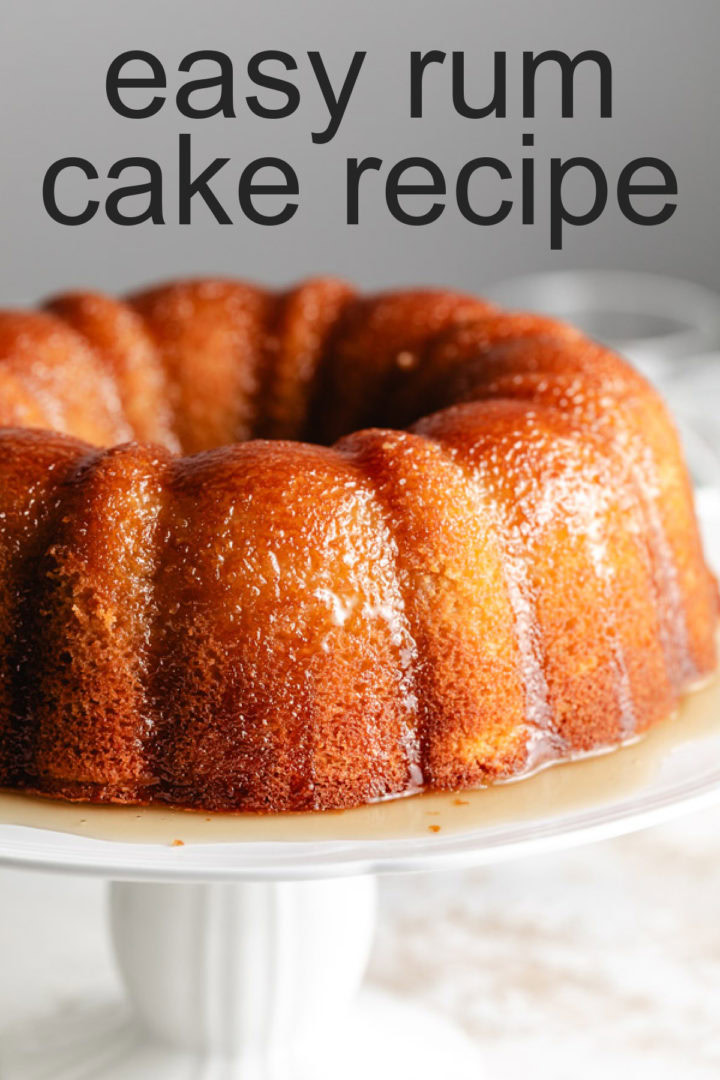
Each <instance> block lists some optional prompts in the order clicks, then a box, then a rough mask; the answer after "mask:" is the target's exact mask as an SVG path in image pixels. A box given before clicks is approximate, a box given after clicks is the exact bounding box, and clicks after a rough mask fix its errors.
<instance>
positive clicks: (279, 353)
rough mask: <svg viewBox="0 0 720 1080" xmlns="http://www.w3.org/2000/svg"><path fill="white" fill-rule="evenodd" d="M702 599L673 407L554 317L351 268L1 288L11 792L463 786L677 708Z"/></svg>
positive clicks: (217, 794)
mask: <svg viewBox="0 0 720 1080" xmlns="http://www.w3.org/2000/svg"><path fill="white" fill-rule="evenodd" d="M300 440H303V441H300ZM337 440H339V441H337ZM329 444H332V445H329ZM183 455H184V456H183ZM717 614H718V599H717V590H716V586H715V582H714V580H713V578H712V576H711V574H710V573H709V571H708V569H707V567H706V565H705V561H704V558H703V553H702V549H701V544H700V539H699V536H698V529H697V524H696V521H695V515H694V510H693V503H692V494H691V490H690V485H689V481H688V477H687V473H686V470H685V466H684V464H683V459H682V454H681V450H680V448H679V445H678V441H677V436H676V434H675V431H674V428H673V426H672V423H671V421H670V419H669V418H668V414H667V412H666V410H665V407H664V406H663V404H662V402H661V401H660V399H659V398H658V396H657V395H656V393H655V392H654V391H653V390H652V389H651V387H650V386H649V385H648V384H647V383H646V382H645V380H644V379H642V378H641V377H640V376H639V375H638V374H637V373H636V372H634V371H633V370H632V369H631V368H630V367H628V365H627V364H625V363H624V362H623V361H622V360H620V359H619V358H618V357H617V356H615V355H613V354H612V353H610V352H608V351H607V350H605V349H602V348H600V347H599V346H598V345H595V344H593V343H591V342H589V341H587V340H586V339H584V338H583V337H582V336H581V335H580V334H578V333H577V332H576V331H574V330H572V329H571V328H569V327H567V326H564V325H562V324H560V323H557V322H554V321H552V320H549V319H545V318H541V317H539V316H530V315H514V314H507V313H503V312H499V311H497V310H496V309H494V308H493V307H491V306H490V305H488V304H486V303H484V302H483V301H480V300H476V299H474V298H472V297H468V296H461V295H456V294H453V293H448V292H441V291H435V292H430V291H413V292H396V293H386V294H384V295H380V296H376V297H362V298H358V297H357V296H355V294H354V293H353V291H352V289H350V288H349V287H348V286H347V285H345V284H343V283H340V282H337V281H334V280H317V281H310V282H308V283H306V284H303V285H300V286H299V287H297V288H295V289H292V290H290V291H289V292H286V293H282V294H274V293H270V292H268V291H267V290H264V289H260V288H257V287H255V286H252V285H247V284H242V283H236V282H229V281H200V282H185V283H180V284H172V285H168V286H164V287H162V288H157V289H154V290H152V291H150V292H146V293H144V294H141V295H139V296H135V297H131V298H130V299H129V300H127V301H124V302H123V301H118V300H114V299H110V298H108V297H105V296H100V295H97V294H87V293H85V294H75V295H71V296H64V297H60V298H58V299H55V300H53V301H51V302H50V303H49V304H47V305H46V308H45V310H44V311H43V312H23V313H13V312H6V313H0V784H2V785H3V786H5V787H11V788H17V789H21V790H28V791H35V792H40V793H42V794H47V795H56V796H62V797H64V798H69V799H88V800H95V801H117V802H129V803H148V802H169V803H174V804H177V805H180V806H188V807H202V808H204V809H223V810H228V809H229V810H256V811H282V810H305V809H329V808H341V807H348V806H354V805H358V804H361V803H364V802H368V801H370V800H374V799H380V798H384V797H389V796H396V795H401V794H405V793H408V792H412V791H416V790H420V789H421V788H423V787H434V788H446V789H461V788H464V787H469V786H476V785H480V784H484V783H487V782H489V781H492V780H494V779H498V778H506V777H511V776H513V775H516V774H521V773H523V772H525V771H527V770H529V769H532V768H534V767H536V766H538V765H539V764H541V763H543V762H544V761H546V760H548V759H554V758H563V757H566V756H570V755H572V754H575V753H579V752H586V751H590V750H592V749H594V748H597V747H599V746H604V745H612V744H616V743H618V742H620V741H622V740H624V739H626V738H628V737H630V736H632V735H633V734H635V733H636V732H641V731H643V730H645V729H646V728H647V727H649V726H650V725H651V724H653V723H655V722H656V721H658V720H660V719H661V718H663V717H666V716H667V715H668V714H669V713H670V712H671V710H672V709H673V707H674V706H675V704H676V703H677V701H678V699H679V696H680V695H681V694H682V693H683V692H684V691H685V690H687V688H688V687H689V686H690V685H691V684H692V683H693V682H694V681H696V680H698V679H699V678H701V677H702V676H704V675H706V674H708V673H709V672H710V671H711V670H712V669H713V668H714V666H715V646H714V634H715V627H716V622H717Z"/></svg>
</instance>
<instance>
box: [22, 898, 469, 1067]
mask: <svg viewBox="0 0 720 1080" xmlns="http://www.w3.org/2000/svg"><path fill="white" fill-rule="evenodd" d="M374 915H375V880H374V878H371V877H360V878H342V879H338V880H330V881H321V882H275V883H247V884H240V885H225V884H209V885H208V884H197V885H178V884H162V885H160V884H137V883H113V884H112V885H111V886H110V923H111V928H112V935H113V941H114V945H115V952H116V957H117V962H118V966H119V969H120V972H121V975H122V978H123V981H124V983H125V986H126V990H127V994H128V999H129V1007H127V1006H118V1005H115V1006H108V1005H105V1006H95V1007H94V1008H91V1007H89V1006H83V1007H82V1008H79V1009H77V1010H75V1011H72V1010H71V1011H70V1012H69V1013H67V1012H66V1013H64V1014H61V1015H58V1016H56V1017H54V1018H51V1019H50V1020H48V1021H46V1022H45V1023H42V1022H39V1023H38V1024H37V1026H36V1027H35V1028H34V1030H33V1032H32V1033H30V1032H27V1031H25V1032H18V1033H17V1034H16V1036H15V1037H12V1038H10V1039H9V1040H7V1039H6V1040H5V1041H4V1045H3V1048H2V1069H1V1074H2V1077H3V1080H50V1078H52V1080H131V1078H132V1080H144V1078H146V1077H147V1078H148V1080H191V1078H192V1080H200V1078H203V1080H206V1078H207V1080H231V1078H235V1077H238V1078H242V1080H337V1077H338V1076H342V1077H347V1078H350V1080H354V1078H356V1077H357V1078H358V1080H359V1078H360V1077H367V1076H368V1075H370V1074H374V1075H376V1076H380V1077H385V1076H387V1077H388V1080H389V1078H390V1077H393V1078H394V1077H395V1076H397V1075H407V1074H408V1072H411V1073H412V1075H414V1076H416V1077H419V1078H423V1077H425V1076H427V1077H428V1078H429V1077H430V1076H432V1077H435V1076H437V1075H438V1072H439V1071H440V1070H442V1069H446V1068H447V1065H448V1063H449V1062H452V1073H453V1077H454V1078H455V1080H465V1078H466V1077H467V1078H468V1080H470V1077H472V1078H473V1080H476V1078H477V1076H478V1072H479V1061H478V1052H477V1049H476V1048H475V1047H474V1046H473V1045H472V1044H471V1042H470V1040H469V1039H467V1038H465V1037H464V1036H463V1035H462V1033H461V1032H459V1031H458V1030H456V1029H455V1028H454V1027H453V1026H452V1025H450V1024H449V1023H447V1022H445V1021H443V1020H442V1019H441V1018H438V1017H437V1016H435V1015H433V1014H430V1013H427V1012H425V1011H424V1010H421V1009H416V1008H413V1007H412V1006H410V1005H407V1004H404V1003H401V1002H400V1001H396V1000H394V999H393V998H392V997H391V996H390V995H386V994H383V993H381V992H379V991H376V992H372V991H365V992H363V993H361V994H360V995H359V997H358V998H357V1000H355V997H356V993H357V991H358V988H359V985H360V982H361V980H362V977H363V973H364V970H365V966H366V962H367V957H368V952H369V948H370V944H371V941H372V933H373V925H374Z"/></svg>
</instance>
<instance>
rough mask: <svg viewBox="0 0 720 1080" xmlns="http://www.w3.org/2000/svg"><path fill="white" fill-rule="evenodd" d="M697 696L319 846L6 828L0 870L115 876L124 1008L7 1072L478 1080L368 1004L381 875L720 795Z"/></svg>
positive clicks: (414, 1023)
mask: <svg viewBox="0 0 720 1080" xmlns="http://www.w3.org/2000/svg"><path fill="white" fill-rule="evenodd" d="M699 506H700V513H701V518H702V521H703V525H704V529H705V535H706V543H707V547H708V550H709V552H710V555H711V556H712V555H716V556H717V555H720V543H719V542H718V541H720V499H719V498H718V496H717V495H716V494H715V493H707V492H706V493H701V496H700V500H699ZM715 561H716V563H717V562H718V561H720V560H717V559H716V560H715ZM691 700H692V702H693V704H692V708H691V709H688V711H687V712H686V713H685V714H683V715H681V716H679V717H677V718H675V719H674V720H673V721H672V722H671V723H670V724H668V725H667V726H666V729H665V733H664V734H663V733H662V732H660V734H657V733H651V734H650V735H649V736H648V737H647V738H646V740H644V741H643V742H642V743H639V744H637V745H636V746H632V747H628V748H626V749H623V750H622V751H619V752H618V753H616V754H610V755H607V756H606V757H604V758H596V759H593V760H592V761H586V762H580V763H577V764H573V765H569V766H561V767H559V768H557V769H552V770H548V771H547V772H546V773H544V774H542V775H541V776H538V777H535V778H532V779H530V780H524V781H523V782H522V783H521V784H518V785H506V786H505V788H504V792H505V794H503V792H502V791H501V792H500V793H499V794H498V795H497V796H492V798H493V799H495V800H496V803H493V802H492V801H490V800H487V801H483V799H486V793H483V792H478V793H475V794H474V795H470V796H467V797H463V798H462V799H461V800H457V799H453V798H452V797H444V798H445V802H444V803H443V802H442V797H439V796H436V797H433V798H434V799H435V800H436V801H435V802H433V801H432V799H430V800H427V799H425V797H422V798H420V799H409V800H400V801H397V802H394V803H388V804H385V805H384V806H383V807H381V808H378V809H376V810H371V811H368V812H365V814H364V816H363V815H362V814H360V815H359V816H357V815H356V816H355V817H353V816H347V817H346V816H345V815H339V816H332V815H330V816H329V817H325V816H324V815H323V816H322V820H323V823H324V824H323V826H322V829H321V830H320V832H319V833H318V835H317V836H315V837H312V836H311V835H307V834H306V833H304V832H303V829H305V828H306V826H305V824H304V821H306V819H303V818H302V817H300V818H298V819H297V820H296V821H295V822H294V823H293V821H292V820H291V819H287V820H286V823H285V825H281V826H278V825H277V824H275V825H272V824H270V825H269V824H268V821H267V819H254V820H255V823H256V824H255V825H252V824H251V825H250V826H248V828H249V829H250V832H249V833H248V831H247V828H246V831H245V833H244V835H243V838H242V839H241V840H239V841H234V842H233V841H231V842H221V843H208V842H186V843H185V844H184V845H182V846H173V844H172V843H171V841H170V840H169V839H167V840H166V842H165V843H156V842H147V841H145V842H142V841H140V840H128V839H124V840H110V839H102V838H99V837H98V836H90V835H73V834H72V833H68V832H65V831H59V830H60V829H61V828H62V826H61V825H60V826H56V827H54V828H48V827H42V828H41V827H32V826H29V825H21V824H0V865H5V866H13V867H24V868H27V869H39V870H44V871H48V870H55V871H59V872H64V873H78V874H91V875H95V876H102V877H105V878H107V879H109V880H110V881H111V885H110V925H111V931H112V937H113V942H114V946H115V954H116V957H117V962H118V966H119V969H120V972H121V975H122V978H123V981H124V984H125V987H126V989H127V994H128V1002H129V1007H127V1008H119V1007H115V1008H113V1009H105V1010H103V1009H102V1008H99V1007H98V1006H94V1007H93V1006H91V1005H90V1004H88V1006H87V1008H85V1009H83V1010H82V1011H81V1012H80V1013H79V1014H78V1015H77V1016H75V1017H73V1018H68V1017H67V1016H62V1017H58V1018H57V1021H49V1022H46V1023H44V1024H43V1025H38V1026H37V1027H36V1028H35V1029H33V1031H31V1032H28V1031H24V1032H17V1033H12V1034H11V1037H10V1038H6V1039H5V1041H4V1044H3V1045H2V1046H0V1075H1V1076H2V1078H3V1080H50V1078H52V1080H131V1078H132V1080H145V1078H148V1080H201V1078H203V1080H233V1078H241V1080H310V1078H312V1080H337V1077H338V1076H342V1077H343V1078H348V1080H355V1078H358V1080H359V1078H360V1077H367V1075H368V1074H370V1073H372V1074H373V1075H374V1076H376V1077H378V1078H381V1080H384V1078H388V1080H390V1078H391V1077H392V1078H393V1080H395V1077H396V1076H397V1075H398V1074H399V1075H408V1074H410V1075H413V1076H414V1077H415V1078H417V1080H423V1078H424V1077H428V1080H429V1078H430V1077H433V1080H434V1078H435V1077H436V1076H437V1075H438V1073H440V1072H442V1073H450V1074H451V1075H452V1076H453V1080H478V1078H479V1077H481V1076H482V1075H483V1068H482V1059H481V1054H480V1051H479V1050H478V1048H477V1047H476V1046H474V1044H472V1043H471V1042H470V1040H469V1039H467V1038H466V1037H465V1036H464V1035H463V1034H462V1033H461V1032H460V1031H458V1030H456V1029H455V1028H453V1027H452V1026H451V1025H450V1024H448V1023H446V1022H445V1021H443V1020H442V1019H441V1018H439V1017H437V1016H434V1015H432V1014H429V1013H427V1012H425V1011H423V1010H419V1009H416V1008H413V1007H411V1006H409V1005H407V1004H404V1003H402V1002H400V1001H398V1000H395V999H393V998H392V997H390V996H386V995H382V994H380V993H379V992H372V991H369V990H365V991H361V992H360V993H359V995H358V994H357V991H358V988H359V986H360V983H361V981H362V977H363V973H364V970H365V965H366V961H367V956H368V952H369V948H370V945H371V942H372V936H373V925H374V916H375V900H376V876H377V875H379V874H384V873H400V872H407V871H420V870H425V871H427V870H442V869H449V868H458V867H463V866H477V865H482V864H489V863H492V862H497V861H499V860H505V859H510V858H515V857H521V856H524V855H529V854H541V853H544V852H550V851H552V850H558V849H560V848H566V847H569V846H572V845H578V844H582V843H587V842H589V841H594V840H602V839H607V838H609V837H613V836H618V835H620V834H623V833H629V832H632V831H634V830H638V829H642V828H646V827H648V826H651V825H656V824H660V823H661V822H665V821H668V820H669V819H670V818H674V817H677V816H679V815H681V814H685V813H689V812H690V811H694V810H700V809H702V808H703V807H707V806H710V805H712V804H715V803H718V802H720V682H718V681H717V680H716V681H715V683H714V684H713V685H712V686H709V687H707V688H706V689H704V690H701V691H699V692H698V693H697V694H695V695H693V696H692V699H691ZM660 727H661V728H662V725H660ZM563 777H564V778H573V779H572V781H571V780H570V779H563ZM599 778H604V781H603V782H602V783H600V782H599ZM630 781H631V782H630ZM511 789H512V790H511ZM507 793H509V794H507ZM437 800H440V801H437ZM498 800H499V801H498ZM503 800H504V801H503ZM533 800H534V801H533ZM458 803H459V804H460V805H457V804H458ZM509 808H512V809H509ZM86 813H87V816H88V819H89V817H90V815H91V814H92V811H86ZM354 813H355V812H353V814H354ZM373 815H374V816H373ZM2 820H3V815H2V808H1V807H0V821H2ZM6 820H7V819H6ZM180 820H185V821H187V820H189V819H188V818H187V817H184V816H183V815H178V818H177V819H176V820H175V821H174V822H173V825H172V827H173V828H176V827H177V822H178V821H180ZM204 820H209V821H210V824H209V826H208V828H209V829H212V822H213V819H204ZM334 823H337V835H333V832H334V829H335V824H334ZM348 823H349V824H348ZM278 828H280V830H281V831H280V833H278V832H277V830H278ZM253 829H254V830H255V832H254V834H253ZM273 829H274V830H275V832H274V833H273V831H272V830H273ZM283 829H284V830H285V835H284V837H283V832H282V830H283ZM168 835H169V836H170V835H171V834H168ZM356 995H357V996H356ZM353 1001H354V1002H355V1003H354V1005H353V1007H352V1008H351V1005H352V1003H353Z"/></svg>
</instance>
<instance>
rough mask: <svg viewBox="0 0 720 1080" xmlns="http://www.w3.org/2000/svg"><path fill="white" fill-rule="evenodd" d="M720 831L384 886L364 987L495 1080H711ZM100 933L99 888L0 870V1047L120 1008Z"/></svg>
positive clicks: (678, 832) (672, 831)
mask: <svg viewBox="0 0 720 1080" xmlns="http://www.w3.org/2000/svg"><path fill="white" fill-rule="evenodd" d="M719 835H720V809H718V810H715V811H712V812H707V811H705V812H704V813H702V814H699V815H698V814H696V815H694V816H691V817H687V818H685V819H683V820H681V821H679V822H676V823H673V824H672V825H669V826H664V827H662V828H656V829H654V830H651V831H648V832H646V833H643V834H637V835H635V836H631V837H626V838H623V839H620V840H615V841H610V842H606V843H602V844H596V845H592V846H588V847H585V848H581V849H576V850H573V851H569V852H565V853H560V854H554V855H551V856H543V857H537V858H530V859H526V860H524V861H519V862H516V863H506V864H503V865H499V866H496V867H489V868H485V869H482V870H476V871H472V872H466V873H462V874H459V873H458V874H434V875H422V876H412V877H398V878H390V879H386V880H384V881H383V882H382V888H381V910H380V924H379V931H378V935H377V939H376V945H375V949H374V952H373V957H372V960H371V965H370V973H369V977H370V979H371V980H373V981H374V982H375V983H376V984H379V985H381V986H382V987H383V988H385V989H388V990H391V991H392V992H395V993H398V994H402V995H406V996H407V997H409V998H411V999H413V1000H415V1001H417V1002H419V1003H423V1004H425V1005H427V1006H429V1007H430V1008H432V1009H434V1010H437V1011H438V1012H440V1013H442V1014H444V1015H445V1016H447V1017H449V1018H451V1019H453V1020H454V1021H455V1022H456V1023H458V1024H460V1025H462V1027H463V1028H464V1030H465V1031H466V1032H467V1033H468V1034H469V1035H470V1036H471V1038H473V1039H474V1040H476V1042H477V1045H478V1048H479V1051H480V1056H479V1060H480V1061H481V1062H484V1064H485V1069H486V1075H487V1076H488V1077H492V1078H493V1080H516V1078H518V1080H519V1078H520V1077H525V1076H526V1075H528V1074H529V1073H531V1074H532V1076H533V1077H534V1078H536V1080H537V1078H541V1080H542V1078H546V1077H547V1078H548V1080H550V1078H552V1080H565V1078H568V1080H570V1078H573V1080H575V1078H576V1077H577V1076H578V1075H581V1076H582V1077H583V1080H594V1078H596V1077H597V1078H600V1077H603V1078H606V1077H607V1075H608V1073H609V1072H610V1071H611V1072H612V1075H613V1076H614V1077H615V1078H618V1077H619V1078H624V1077H638V1076H652V1077H653V1080H664V1078H666V1077H667V1078H668V1080H669V1078H670V1077H672V1078H673V1080H676V1078H677V1077H679V1076H681V1077H682V1078H683V1080H710V1078H713V1080H714V1078H716V1077H717V1076H718V1074H719V1073H720V1025H719V1024H718V1014H719V1013H720V924H719V920H718V917H717V911H718V899H719V898H720V860H719V859H718V857H717V856H718V852H720V839H718V837H719ZM104 920H105V912H104V890H103V886H102V884H101V883H98V882H95V881H85V880H81V879H73V878H68V877H59V876H57V877H56V876H53V877H50V876H45V875H41V874H32V873H22V872H17V871H7V870H6V871H2V872H0V958H1V964H0V1052H1V1051H2V1046H3V1040H7V1039H11V1038H12V1039H17V1037H18V1032H19V1031H22V1030H25V1031H27V1033H28V1037H32V1032H33V1030H34V1029H35V1023H34V1022H35V1021H36V1020H37V1019H38V1018H50V1017H54V1018H57V1017H58V1016H60V1017H62V1016H63V1015H65V1016H67V1017H68V1019H70V1018H72V1016H73V1015H74V1014H77V1012H78V1010H79V1007H80V1003H81V1002H82V1001H83V1000H84V1001H87V1000H88V998H90V999H92V1001H93V1002H96V1003H107V1005H108V1006H109V1007H112V1006H113V1004H114V1003H115V1002H119V1001H120V998H121V990H120V986H119V982H118V979H117V976H116V973H115V970H114V966H113V960H112V956H111V953H110V947H109V942H108V939H107V937H106V934H105V921H104ZM0 1075H1V1074H0ZM53 1080H54V1078H53Z"/></svg>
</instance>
